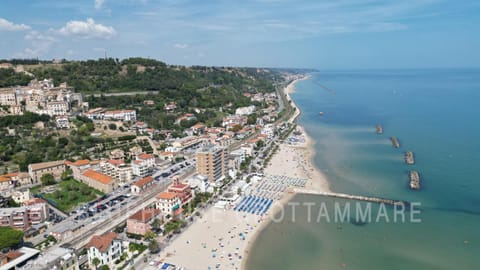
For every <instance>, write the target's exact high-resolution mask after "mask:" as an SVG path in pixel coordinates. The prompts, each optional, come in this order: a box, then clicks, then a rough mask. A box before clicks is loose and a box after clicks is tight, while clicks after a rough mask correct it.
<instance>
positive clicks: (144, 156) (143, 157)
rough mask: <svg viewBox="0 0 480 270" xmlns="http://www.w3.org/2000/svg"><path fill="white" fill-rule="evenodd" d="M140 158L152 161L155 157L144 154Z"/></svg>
mask: <svg viewBox="0 0 480 270" xmlns="http://www.w3.org/2000/svg"><path fill="white" fill-rule="evenodd" d="M138 158H139V159H151V158H153V156H152V155H150V154H145V153H142V154H140V155H138Z"/></svg>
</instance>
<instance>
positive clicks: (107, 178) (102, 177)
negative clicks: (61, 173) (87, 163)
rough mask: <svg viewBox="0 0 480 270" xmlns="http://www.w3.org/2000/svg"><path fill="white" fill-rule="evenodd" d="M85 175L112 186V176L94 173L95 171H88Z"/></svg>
mask: <svg viewBox="0 0 480 270" xmlns="http://www.w3.org/2000/svg"><path fill="white" fill-rule="evenodd" d="M83 175H84V176H86V177H88V178H91V179H93V180H95V181H98V182H100V183H102V184H104V185H108V184H110V182H112V178H111V177H110V176H108V175H105V174H103V173H99V172H96V171H93V170H87V171H85V172H84V173H83Z"/></svg>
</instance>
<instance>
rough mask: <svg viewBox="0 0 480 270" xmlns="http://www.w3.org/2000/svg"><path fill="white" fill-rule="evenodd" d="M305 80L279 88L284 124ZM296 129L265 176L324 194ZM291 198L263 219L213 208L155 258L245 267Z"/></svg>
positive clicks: (323, 181) (325, 186)
mask: <svg viewBox="0 0 480 270" xmlns="http://www.w3.org/2000/svg"><path fill="white" fill-rule="evenodd" d="M308 78H309V76H303V77H301V78H297V79H295V80H293V81H291V82H290V83H289V84H288V85H287V86H285V87H284V88H283V89H282V92H283V93H284V94H285V95H286V99H287V102H289V103H290V104H286V106H292V107H293V108H296V109H295V112H294V113H293V114H292V116H291V117H290V118H289V119H288V120H287V122H289V123H294V122H295V121H296V119H297V118H298V116H300V115H301V111H300V109H299V108H298V106H297V105H296V104H295V102H294V101H293V99H292V98H291V96H290V94H291V93H293V92H294V91H295V84H296V83H297V82H299V81H300V80H305V79H308ZM296 131H297V132H296V134H295V135H293V133H292V134H291V136H294V137H296V138H297V139H298V140H297V141H295V142H294V143H288V142H283V143H281V144H279V148H278V152H277V153H275V154H274V155H273V156H272V158H271V160H270V162H269V164H267V165H266V166H265V169H264V174H265V175H279V176H287V177H291V178H297V179H307V181H306V185H305V189H308V190H313V191H323V192H329V191H330V188H329V183H328V181H327V178H326V176H325V175H324V174H323V172H321V171H320V170H319V169H318V168H317V167H316V166H315V165H314V157H315V149H314V144H315V141H314V140H313V139H312V138H311V137H310V136H309V135H308V134H307V133H306V131H305V129H304V128H303V127H301V126H298V125H297V128H296ZM253 182H256V181H253ZM261 182H262V181H259V182H257V183H254V184H253V185H252V188H251V190H250V191H247V192H246V194H245V195H248V194H249V193H251V192H253V191H254V189H255V188H256V186H258V183H261ZM294 196H296V193H295V192H294V188H293V187H289V188H287V189H285V191H284V192H283V194H282V195H281V197H280V198H279V199H278V200H274V203H273V205H272V206H271V207H270V210H269V211H268V214H266V215H262V216H259V215H255V214H250V213H245V212H238V211H234V210H233V209H232V208H233V206H234V205H230V206H229V207H227V209H219V208H215V207H214V206H212V207H210V208H208V209H207V210H206V212H205V213H204V214H203V215H202V217H200V218H198V219H197V220H196V221H195V222H194V223H193V224H191V225H190V226H189V227H188V228H187V229H186V230H185V231H183V232H182V233H181V234H180V235H178V236H177V237H175V238H174V239H173V240H172V241H170V243H169V244H168V246H167V247H166V248H165V249H163V250H162V251H161V252H160V254H159V256H158V259H159V260H160V261H164V262H168V263H172V264H174V265H177V266H180V267H185V269H188V270H191V269H208V267H211V269H215V268H216V266H219V267H220V269H247V268H246V263H247V261H248V258H249V252H250V251H251V249H252V247H253V245H254V244H255V242H256V240H257V238H258V237H259V236H260V234H261V233H262V232H263V230H265V229H266V228H267V227H268V225H270V224H271V223H272V222H273V220H272V217H273V216H274V215H275V214H276V213H278V212H279V211H280V210H281V207H283V206H285V205H286V204H287V203H288V202H289V201H291V200H292V198H294ZM241 235H242V236H241ZM147 269H150V268H147Z"/></svg>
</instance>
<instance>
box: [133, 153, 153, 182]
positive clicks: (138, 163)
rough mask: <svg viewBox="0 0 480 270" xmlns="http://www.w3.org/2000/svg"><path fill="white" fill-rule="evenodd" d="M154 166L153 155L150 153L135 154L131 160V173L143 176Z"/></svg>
mask: <svg viewBox="0 0 480 270" xmlns="http://www.w3.org/2000/svg"><path fill="white" fill-rule="evenodd" d="M154 167H155V157H154V156H153V155H150V154H145V153H142V154H140V155H137V156H136V158H135V160H133V161H132V173H133V174H134V175H137V176H141V177H144V176H146V175H148V174H149V173H151V172H152V170H153V168H154Z"/></svg>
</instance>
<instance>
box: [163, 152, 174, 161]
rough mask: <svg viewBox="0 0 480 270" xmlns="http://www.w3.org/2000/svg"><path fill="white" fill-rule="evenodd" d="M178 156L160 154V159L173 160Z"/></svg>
mask: <svg viewBox="0 0 480 270" xmlns="http://www.w3.org/2000/svg"><path fill="white" fill-rule="evenodd" d="M176 155H177V152H167V151H164V152H160V159H161V160H173V159H174V158H175V156H176Z"/></svg>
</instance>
